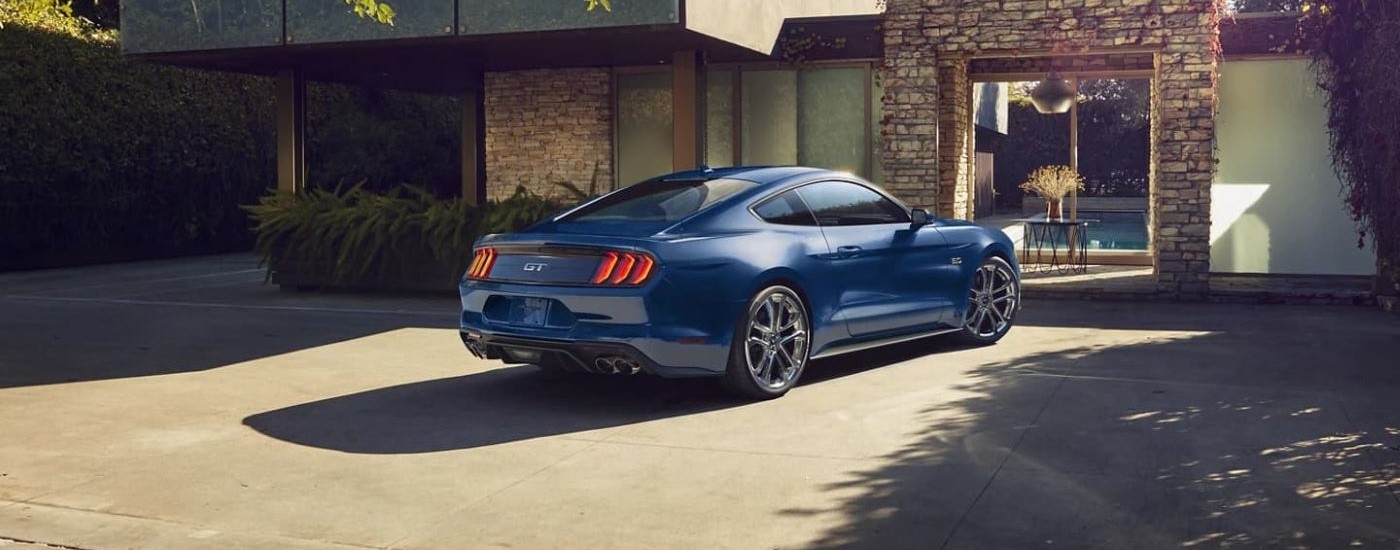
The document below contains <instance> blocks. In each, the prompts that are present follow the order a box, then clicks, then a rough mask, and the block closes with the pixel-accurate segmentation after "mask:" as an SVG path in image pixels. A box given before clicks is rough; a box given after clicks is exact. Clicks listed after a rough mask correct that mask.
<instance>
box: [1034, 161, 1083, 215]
mask: <svg viewBox="0 0 1400 550" xmlns="http://www.w3.org/2000/svg"><path fill="white" fill-rule="evenodd" d="M1021 190H1022V191H1026V192H1029V193H1035V194H1036V195H1039V196H1040V198H1042V199H1045V218H1046V219H1048V220H1059V219H1063V218H1064V208H1063V207H1062V206H1061V203H1062V201H1064V198H1065V195H1068V194H1069V193H1070V192H1071V191H1082V190H1084V177H1083V176H1080V175H1079V172H1077V171H1075V170H1074V169H1073V168H1070V167H1068V166H1064V165H1052V166H1042V167H1040V168H1037V169H1036V170H1035V171H1034V172H1031V175H1030V177H1028V178H1026V181H1025V183H1022V184H1021Z"/></svg>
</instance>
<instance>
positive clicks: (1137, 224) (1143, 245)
mask: <svg viewBox="0 0 1400 550" xmlns="http://www.w3.org/2000/svg"><path fill="white" fill-rule="evenodd" d="M1044 217H1045V215H1044V214H1040V215H1038V216H1035V218H1044ZM1079 217H1080V219H1085V220H1093V221H1091V222H1090V223H1089V235H1088V237H1089V250H1147V213H1146V212H1098V211H1086V210H1081V211H1079Z"/></svg>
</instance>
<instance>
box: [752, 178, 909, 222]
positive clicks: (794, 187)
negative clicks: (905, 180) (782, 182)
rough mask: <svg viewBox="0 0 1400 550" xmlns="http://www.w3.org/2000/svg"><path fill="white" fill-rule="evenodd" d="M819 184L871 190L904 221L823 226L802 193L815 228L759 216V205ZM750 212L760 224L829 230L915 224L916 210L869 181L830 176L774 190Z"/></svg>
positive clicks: (756, 201)
mask: <svg viewBox="0 0 1400 550" xmlns="http://www.w3.org/2000/svg"><path fill="white" fill-rule="evenodd" d="M819 183H846V184H850V185H855V186H858V187H863V188H865V189H867V190H869V191H871V192H873V193H875V194H876V195H879V196H880V198H882V199H884V200H887V201H890V203H892V204H894V205H895V206H896V207H898V208H899V209H900V211H902V212H903V213H904V221H894V222H881V223H870V224H859V225H824V224H822V222H821V218H818V217H817V213H816V212H814V211H813V210H812V205H811V203H808V202H807V199H806V197H803V196H802V194H801V193H798V194H797V198H798V200H801V201H802V204H803V205H805V206H806V207H807V213H808V214H811V215H812V220H813V221H814V222H815V223H816V225H815V226H807V225H800V226H799V225H788V224H780V223H774V222H770V221H768V220H766V219H763V216H760V215H759V214H758V212H757V211H756V209H757V208H758V206H759V205H761V204H764V203H767V202H768V201H770V200H774V199H776V198H778V197H779V196H781V195H783V194H785V193H789V192H792V193H796V192H797V191H798V190H800V189H802V188H803V187H808V186H811V185H816V184H819ZM748 211H749V214H751V215H753V217H754V218H755V219H757V220H758V221H759V222H762V223H766V224H769V225H779V226H784V227H817V228H819V229H826V228H828V227H870V226H873V225H896V224H912V223H914V209H913V208H912V207H910V206H909V205H908V204H905V203H904V201H901V200H899V198H898V197H895V196H894V195H892V194H890V193H888V192H886V191H885V190H884V189H883V188H881V187H880V186H879V185H876V184H874V183H871V182H868V181H864V180H862V179H858V178H843V177H830V176H828V177H821V178H818V179H814V180H810V181H804V182H802V183H798V184H794V185H789V186H785V187H783V188H781V189H777V190H774V191H772V192H770V193H767V194H765V195H763V196H761V197H758V198H756V199H754V200H753V202H751V203H750V204H749V207H748ZM930 217H932V216H930Z"/></svg>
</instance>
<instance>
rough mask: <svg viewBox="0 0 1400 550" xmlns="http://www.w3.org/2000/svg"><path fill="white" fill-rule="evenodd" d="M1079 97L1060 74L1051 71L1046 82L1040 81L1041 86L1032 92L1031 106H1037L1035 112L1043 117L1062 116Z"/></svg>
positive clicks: (1037, 86)
mask: <svg viewBox="0 0 1400 550" xmlns="http://www.w3.org/2000/svg"><path fill="white" fill-rule="evenodd" d="M1077 95H1078V92H1076V91H1075V89H1074V87H1073V86H1070V84H1069V82H1066V81H1065V79H1063V78H1061V77H1060V74H1059V73H1058V72H1056V71H1050V74H1049V75H1047V76H1046V77H1045V80H1042V81H1040V84H1037V85H1036V86H1035V89H1034V90H1031V104H1032V105H1035V110H1036V111H1039V112H1040V114H1042V115H1060V114H1064V113H1068V112H1069V109H1070V107H1072V106H1074V99H1075V97H1076V96H1077Z"/></svg>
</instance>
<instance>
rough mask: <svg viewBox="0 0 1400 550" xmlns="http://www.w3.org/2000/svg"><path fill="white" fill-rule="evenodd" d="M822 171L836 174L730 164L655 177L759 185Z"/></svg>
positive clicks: (787, 167) (816, 171)
mask: <svg viewBox="0 0 1400 550" xmlns="http://www.w3.org/2000/svg"><path fill="white" fill-rule="evenodd" d="M822 173H829V174H833V175H835V174H837V172H833V171H831V170H827V169H824V168H812V167H808V166H730V167H725V168H703V167H702V168H698V169H695V170H685V171H681V172H675V173H672V174H667V175H665V176H661V177H659V178H656V179H657V180H659V181H695V180H712V179H720V178H726V179H741V180H746V181H751V182H754V183H757V184H759V185H766V184H771V183H777V182H781V181H785V180H788V179H789V178H791V177H793V176H799V175H815V174H822Z"/></svg>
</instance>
